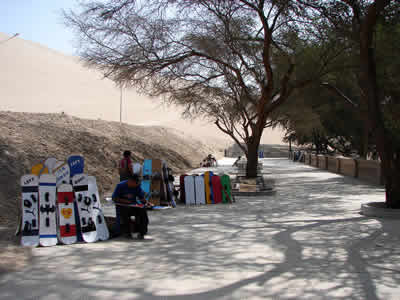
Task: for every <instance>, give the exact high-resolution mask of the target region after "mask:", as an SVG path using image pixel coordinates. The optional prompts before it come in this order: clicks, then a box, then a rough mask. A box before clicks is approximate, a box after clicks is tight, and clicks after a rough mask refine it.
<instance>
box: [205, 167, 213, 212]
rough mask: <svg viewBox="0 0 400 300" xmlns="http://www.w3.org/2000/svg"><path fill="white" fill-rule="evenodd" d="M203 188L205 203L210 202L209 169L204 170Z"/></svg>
mask: <svg viewBox="0 0 400 300" xmlns="http://www.w3.org/2000/svg"><path fill="white" fill-rule="evenodd" d="M204 189H205V193H206V203H207V204H212V203H213V202H212V197H211V173H210V172H209V171H207V172H204Z"/></svg>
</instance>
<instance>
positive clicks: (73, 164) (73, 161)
mask: <svg viewBox="0 0 400 300" xmlns="http://www.w3.org/2000/svg"><path fill="white" fill-rule="evenodd" d="M68 165H69V170H70V177H71V178H72V177H74V176H75V175H76V174H82V173H83V171H84V168H85V159H84V158H83V157H82V156H80V155H73V156H70V157H68Z"/></svg>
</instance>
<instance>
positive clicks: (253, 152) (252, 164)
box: [246, 139, 260, 178]
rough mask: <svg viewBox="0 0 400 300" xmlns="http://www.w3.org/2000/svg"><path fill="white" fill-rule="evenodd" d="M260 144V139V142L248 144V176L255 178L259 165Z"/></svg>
mask: <svg viewBox="0 0 400 300" xmlns="http://www.w3.org/2000/svg"><path fill="white" fill-rule="evenodd" d="M259 146H260V139H258V142H253V143H248V144H247V155H246V157H247V166H246V177H247V178H255V177H257V166H258V147H259Z"/></svg>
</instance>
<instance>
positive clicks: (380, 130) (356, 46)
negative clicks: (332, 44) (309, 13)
mask: <svg viewBox="0 0 400 300" xmlns="http://www.w3.org/2000/svg"><path fill="white" fill-rule="evenodd" d="M306 2H307V4H308V5H309V7H311V8H313V9H315V10H316V11H318V13H319V14H320V15H323V16H324V17H325V18H326V20H327V24H330V25H331V26H327V28H329V29H328V30H329V31H331V30H332V27H333V28H335V30H336V32H337V33H338V37H339V38H338V43H345V44H348V45H350V46H351V55H353V57H354V58H355V59H356V61H357V62H358V64H357V67H356V68H355V71H354V72H355V75H356V76H355V78H356V85H357V87H358V89H359V98H360V107H359V112H360V115H363V125H364V129H365V132H366V133H367V134H368V135H370V136H371V137H372V139H373V141H374V143H375V144H376V149H377V151H378V153H379V156H380V159H381V162H382V171H383V175H384V180H385V187H386V204H387V206H388V207H391V208H400V143H399V136H400V132H399V129H400V127H399V126H398V121H397V120H398V119H396V117H395V116H396V115H397V116H398V112H399V106H400V102H399V101H400V99H399V97H398V95H399V94H398V89H396V88H394V87H395V86H396V85H395V84H394V83H395V82H398V79H399V74H398V68H397V69H396V67H393V66H390V64H391V63H390V62H388V60H387V58H386V59H385V58H384V57H385V55H388V54H389V52H387V53H385V54H384V55H380V53H382V52H381V50H380V48H379V47H383V48H385V47H386V48H387V45H384V43H385V42H386V43H387V42H389V45H390V48H392V50H394V49H393V48H396V46H395V45H396V44H398V40H397V39H395V38H392V39H390V38H389V37H390V35H391V34H393V35H396V36H397V37H398V35H399V31H398V24H399V21H400V19H399V15H400V14H399V11H400V4H399V3H398V1H394V0H392V1H391V0H341V1H302V3H306ZM396 25H397V26H396ZM389 32H390V33H389ZM380 38H382V39H383V40H384V42H383V44H378V42H380ZM381 41H382V40H381ZM396 50H397V51H398V47H397V49H396ZM389 55H390V54H389ZM385 61H386V63H385ZM397 66H398V65H397ZM334 88H335V89H336V91H337V94H338V95H341V96H342V98H344V99H349V98H348V97H347V96H346V95H345V93H342V92H340V90H339V89H337V88H336V87H334ZM393 109H394V110H395V111H394V112H393Z"/></svg>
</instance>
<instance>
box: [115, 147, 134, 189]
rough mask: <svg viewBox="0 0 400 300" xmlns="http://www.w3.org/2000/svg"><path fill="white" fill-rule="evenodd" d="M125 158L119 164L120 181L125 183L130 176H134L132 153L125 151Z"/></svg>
mask: <svg viewBox="0 0 400 300" xmlns="http://www.w3.org/2000/svg"><path fill="white" fill-rule="evenodd" d="M123 156H124V157H123V158H122V159H121V161H120V162H119V166H118V170H119V181H125V180H127V179H128V176H129V175H132V174H133V170H132V159H131V151H128V150H126V151H124V154H123Z"/></svg>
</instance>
